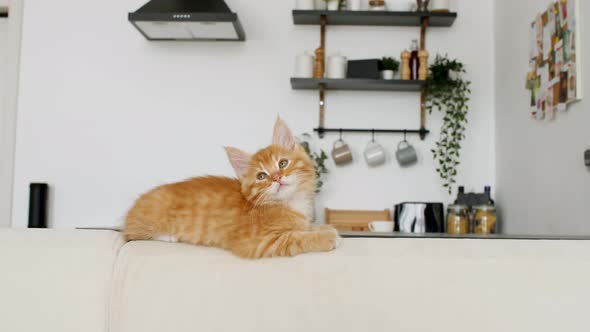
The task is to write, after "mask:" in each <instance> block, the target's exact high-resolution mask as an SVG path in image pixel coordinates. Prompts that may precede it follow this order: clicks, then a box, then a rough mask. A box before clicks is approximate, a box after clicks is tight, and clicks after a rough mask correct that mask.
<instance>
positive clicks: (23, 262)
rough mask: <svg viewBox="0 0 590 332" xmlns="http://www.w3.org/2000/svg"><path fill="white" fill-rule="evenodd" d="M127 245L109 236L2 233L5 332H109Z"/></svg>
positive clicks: (0, 303)
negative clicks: (116, 273) (118, 265)
mask: <svg viewBox="0 0 590 332" xmlns="http://www.w3.org/2000/svg"><path fill="white" fill-rule="evenodd" d="M122 245H123V241H122V239H121V236H120V235H119V234H118V233H116V232H109V231H52V230H10V229H0V331H6V332H20V331H23V332H24V331H26V332H29V331H30V332H41V331H50V332H53V331H56V332H57V331H59V332H81V331H84V332H105V331H107V330H108V326H107V322H108V319H107V318H108V317H107V315H108V310H107V309H108V302H109V301H108V299H109V297H110V292H111V281H112V275H113V268H114V266H115V260H116V258H117V255H118V253H119V249H120V248H121V246H122Z"/></svg>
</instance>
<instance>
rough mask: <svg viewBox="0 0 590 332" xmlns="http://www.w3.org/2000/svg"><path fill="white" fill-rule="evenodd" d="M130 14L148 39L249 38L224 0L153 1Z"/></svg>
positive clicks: (241, 39)
mask: <svg viewBox="0 0 590 332" xmlns="http://www.w3.org/2000/svg"><path fill="white" fill-rule="evenodd" d="M128 17H129V21H130V22H131V24H133V25H134V26H135V27H136V28H137V30H139V32H141V34H142V35H144V36H145V38H147V39H148V40H228V41H231V40H233V41H244V40H246V34H245V33H244V29H243V28H242V25H241V24H240V21H239V20H238V15H237V14H236V13H233V12H232V11H231V10H230V9H229V7H228V6H227V5H226V4H225V2H224V1H223V0H152V1H150V2H148V3H147V4H145V5H144V6H143V7H141V8H139V9H138V10H137V11H136V12H133V13H129V16H128Z"/></svg>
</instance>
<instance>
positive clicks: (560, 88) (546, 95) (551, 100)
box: [526, 0, 583, 119]
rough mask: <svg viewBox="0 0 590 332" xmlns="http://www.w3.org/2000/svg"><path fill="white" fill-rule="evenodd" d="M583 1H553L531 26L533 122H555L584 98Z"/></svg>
mask: <svg viewBox="0 0 590 332" xmlns="http://www.w3.org/2000/svg"><path fill="white" fill-rule="evenodd" d="M579 1H580V0H557V1H553V2H552V3H551V4H550V5H549V6H548V7H547V8H546V9H545V10H544V11H543V12H541V13H539V14H538V15H537V16H536V17H535V19H534V20H533V22H532V23H531V24H530V30H529V35H530V37H529V38H530V40H529V71H528V73H527V75H526V88H527V89H528V90H530V91H531V99H530V110H531V111H530V112H531V116H532V118H533V119H553V118H554V117H555V113H556V112H562V111H565V110H567V105H568V104H571V103H573V102H576V101H579V100H581V99H582V77H581V73H582V70H581V68H582V67H581V65H582V63H581V62H582V60H583V59H582V55H581V47H580V40H581V38H580V29H579V25H580V24H579V23H580V21H579V20H580V17H579V13H580V10H579V9H580V7H579V6H580V3H579Z"/></svg>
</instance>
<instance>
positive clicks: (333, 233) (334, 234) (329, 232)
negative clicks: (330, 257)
mask: <svg viewBox="0 0 590 332" xmlns="http://www.w3.org/2000/svg"><path fill="white" fill-rule="evenodd" d="M322 233H324V234H326V235H325V236H326V238H327V239H328V243H329V249H328V250H334V249H336V248H338V247H339V246H340V244H341V242H342V238H341V237H340V235H339V234H338V231H337V230H336V229H335V228H333V227H330V228H329V229H325V230H324V231H322Z"/></svg>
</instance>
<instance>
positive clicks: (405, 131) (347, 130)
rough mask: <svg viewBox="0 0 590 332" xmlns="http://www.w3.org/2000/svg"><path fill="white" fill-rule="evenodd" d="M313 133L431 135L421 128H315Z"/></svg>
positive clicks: (428, 131)
mask: <svg viewBox="0 0 590 332" xmlns="http://www.w3.org/2000/svg"><path fill="white" fill-rule="evenodd" d="M313 131H315V132H316V133H318V135H321V136H322V137H323V135H324V134H325V133H381V134H417V135H420V137H426V135H427V134H430V130H428V129H425V128H421V129H358V128H322V127H320V128H314V129H313Z"/></svg>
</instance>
